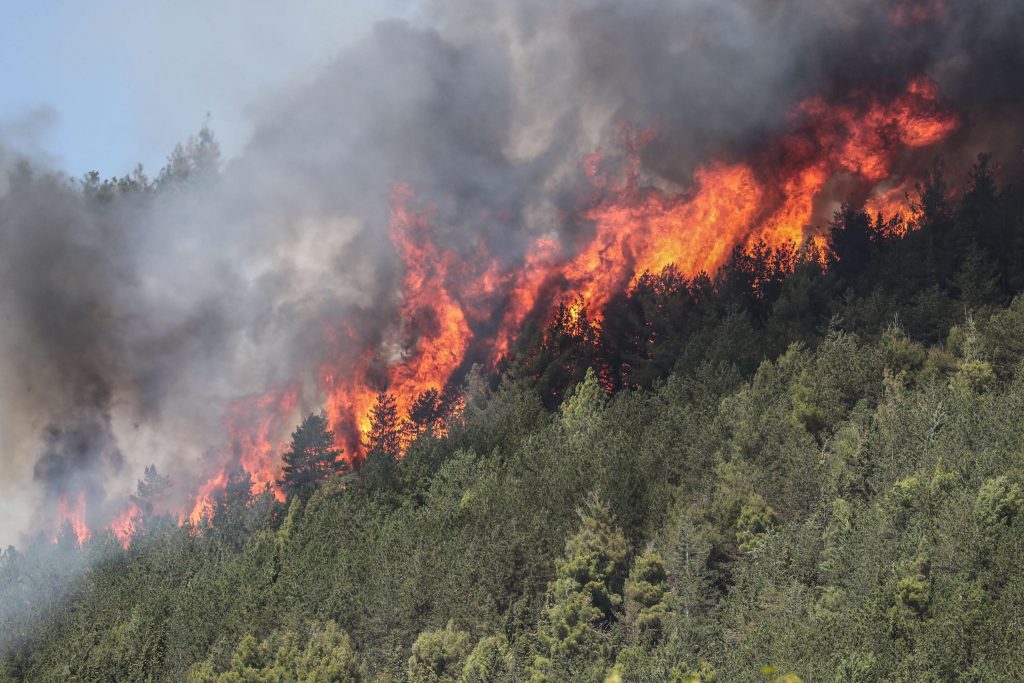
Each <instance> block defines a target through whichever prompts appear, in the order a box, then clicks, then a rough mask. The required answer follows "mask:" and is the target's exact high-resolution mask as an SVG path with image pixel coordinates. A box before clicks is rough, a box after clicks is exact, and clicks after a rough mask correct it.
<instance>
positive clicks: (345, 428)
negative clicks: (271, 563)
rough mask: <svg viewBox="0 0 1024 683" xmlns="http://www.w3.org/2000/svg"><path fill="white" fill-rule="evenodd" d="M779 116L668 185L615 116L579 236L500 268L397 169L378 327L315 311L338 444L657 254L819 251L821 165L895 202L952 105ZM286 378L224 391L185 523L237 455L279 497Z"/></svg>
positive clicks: (588, 169)
mask: <svg viewBox="0 0 1024 683" xmlns="http://www.w3.org/2000/svg"><path fill="white" fill-rule="evenodd" d="M917 4H920V5H927V4H928V3H916V4H914V6H916V5H917ZM936 4H938V3H936ZM787 125H788V132H787V133H786V134H784V135H781V136H777V137H775V138H773V139H770V140H768V141H766V143H765V144H763V145H762V146H761V148H760V149H759V150H758V151H757V152H756V153H754V154H751V155H749V156H748V157H745V158H739V159H722V160H716V161H711V162H709V163H706V164H704V165H703V166H701V167H699V168H698V169H697V170H696V171H695V173H694V174H693V178H692V183H691V186H690V187H689V188H688V189H686V190H683V191H669V190H665V189H662V188H661V187H660V186H659V185H658V184H657V183H656V182H653V181H652V180H656V179H647V178H645V177H643V174H642V172H641V163H640V156H641V153H642V151H643V149H644V148H645V146H647V145H651V144H653V143H654V141H655V137H656V132H655V131H654V130H653V129H647V130H639V131H627V134H626V135H625V136H624V137H625V146H626V150H625V151H626V155H625V162H624V163H623V168H622V169H621V172H620V173H619V174H618V175H614V174H613V173H612V172H611V170H612V169H611V167H612V166H614V164H613V163H612V162H611V161H609V160H607V159H606V158H605V154H604V153H603V152H602V151H601V150H598V151H596V152H594V153H592V154H589V155H587V156H586V157H584V158H583V159H582V160H581V167H582V170H583V173H584V175H585V177H586V178H587V179H588V180H589V183H590V187H591V189H590V192H589V193H588V196H587V197H585V201H584V203H582V204H581V205H580V206H579V208H578V211H577V213H576V215H575V216H574V217H575V218H580V219H582V221H583V223H584V230H583V233H582V234H581V235H580V237H579V238H577V239H576V240H575V243H573V244H569V243H567V242H561V241H559V240H556V239H553V238H552V237H550V236H542V237H539V238H537V239H535V240H534V241H533V243H532V244H531V245H530V246H529V247H528V248H527V249H526V251H525V254H524V256H523V259H522V262H521V263H520V264H519V267H518V268H515V269H513V268H510V267H508V266H507V265H503V262H501V261H499V260H498V259H494V258H491V255H490V253H489V248H490V246H491V245H489V244H488V243H487V241H486V240H485V239H483V238H481V240H480V242H479V243H478V244H468V245H467V244H458V245H454V246H450V247H446V246H445V244H444V239H443V237H444V235H443V233H442V232H439V230H440V229H441V228H443V227H444V226H439V225H437V223H438V211H437V210H436V207H432V206H429V205H428V206H423V205H421V204H420V203H419V202H418V199H417V196H416V194H415V192H414V190H413V189H412V188H411V187H409V186H408V185H406V184H404V183H397V184H396V185H395V186H394V187H393V188H392V190H391V195H390V202H391V214H390V220H389V237H390V240H391V243H392V245H393V247H394V250H395V253H396V255H397V257H398V259H399V260H400V262H401V265H402V278H401V282H400V287H399V290H398V291H397V292H396V296H398V297H399V299H398V301H399V304H398V312H399V319H398V320H396V321H394V322H393V324H392V325H391V326H390V327H389V328H387V329H386V330H384V331H383V332H381V331H379V330H378V331H377V332H373V333H366V332H361V331H360V327H359V326H357V325H355V324H353V323H352V322H351V321H345V320H341V321H328V322H327V323H326V324H325V326H324V331H323V334H324V342H325V345H326V346H327V347H328V348H329V349H331V353H330V354H329V355H328V356H327V357H326V359H325V360H324V361H322V362H321V363H320V364H319V366H318V367H317V368H316V379H317V382H318V388H319V390H320V392H321V396H322V397H323V400H324V405H325V410H326V413H327V417H328V420H329V422H330V424H331V427H332V428H333V429H334V430H335V434H336V438H337V442H338V445H339V447H341V448H343V449H344V457H346V458H348V459H349V460H358V459H359V458H361V457H363V455H364V454H363V450H364V445H363V444H364V441H365V439H366V435H367V434H368V432H369V430H370V411H371V409H372V407H373V404H374V402H375V398H376V395H377V393H378V392H379V391H381V390H386V391H388V392H390V393H391V394H392V395H394V397H395V401H396V404H397V407H398V410H399V414H400V416H401V417H405V416H407V415H408V414H409V409H410V407H411V406H412V405H413V402H414V401H415V399H416V397H417V396H418V395H419V394H420V393H421V392H423V391H425V390H428V389H434V390H438V391H442V390H444V389H445V388H446V385H448V384H449V382H450V381H451V380H452V378H453V377H454V376H455V375H456V373H458V372H460V370H462V369H464V368H465V367H466V366H467V364H468V362H469V361H470V360H476V359H483V360H486V361H488V362H490V363H492V364H494V363H496V362H497V361H498V360H499V359H500V358H502V357H504V356H506V355H507V354H508V353H509V352H510V349H511V348H512V343H513V342H514V340H515V337H516V335H517V333H518V332H519V331H520V329H521V328H522V326H523V325H524V323H525V322H526V321H527V320H528V319H530V318H531V317H532V316H536V317H537V318H538V319H540V320H544V319H545V316H547V317H548V318H550V316H551V315H552V314H553V312H554V311H555V310H557V307H558V305H559V304H561V303H564V302H566V301H575V300H577V298H578V300H580V301H582V302H583V304H584V305H586V306H587V309H588V319H589V320H592V321H597V322H598V323H599V322H600V320H601V309H602V307H603V306H604V305H605V304H606V303H607V302H608V300H609V299H610V298H611V296H613V295H614V294H615V293H616V292H617V291H620V290H621V289H622V288H623V287H629V286H631V285H632V284H633V283H635V282H636V281H637V280H638V279H639V278H640V277H641V276H642V275H643V274H644V273H645V272H651V273H657V272H660V271H661V270H662V269H664V268H665V267H666V266H668V265H670V264H674V265H675V266H676V267H677V268H678V270H679V271H680V272H681V273H682V274H683V275H686V276H688V277H695V276H697V275H698V274H700V273H707V274H712V273H714V272H715V271H716V270H717V269H719V268H720V267H721V266H722V264H723V263H725V262H726V261H727V259H728V258H729V256H730V254H731V253H732V251H733V250H734V249H735V248H737V247H740V248H746V249H752V248H753V247H754V245H755V244H757V243H759V242H764V243H766V244H767V245H768V246H771V247H773V248H777V249H783V250H784V249H787V248H789V247H790V246H794V245H800V244H804V243H811V244H813V245H815V246H816V247H817V248H818V250H819V253H822V252H823V251H824V249H823V247H824V241H823V238H822V237H821V236H820V235H817V234H815V232H814V229H813V225H814V223H815V221H816V220H818V221H820V220H821V219H822V218H823V217H826V218H827V216H828V214H829V213H830V212H831V209H832V208H834V207H833V206H830V204H829V201H830V200H831V195H832V194H834V192H833V191H832V190H830V189H829V187H830V185H829V184H830V183H831V182H832V181H833V179H840V180H842V181H843V182H846V183H847V184H849V182H854V183H856V184H857V186H858V187H859V188H860V192H861V196H866V197H870V199H869V201H868V206H869V207H870V208H871V209H872V210H873V211H874V210H882V211H884V212H885V213H887V214H899V215H907V214H906V211H907V210H908V208H907V205H906V203H905V202H904V203H900V201H899V198H898V196H897V194H896V193H903V192H905V183H904V179H903V178H902V177H900V176H898V175H896V174H894V173H893V168H894V167H897V166H898V164H897V163H896V162H897V161H898V160H901V159H902V157H903V155H905V153H906V152H907V150H912V149H915V148H922V147H927V146H931V145H934V144H936V143H938V142H941V141H943V140H945V139H946V138H947V137H948V136H949V135H950V134H951V133H952V132H953V131H954V130H955V129H956V127H957V126H958V119H957V117H956V116H955V115H954V114H953V113H952V112H950V111H949V110H948V109H947V108H946V107H945V106H944V105H943V104H942V101H941V97H940V94H939V91H938V88H937V86H936V85H935V84H934V83H933V82H932V81H930V80H929V79H927V78H925V77H921V78H917V79H915V80H913V81H911V82H910V83H908V84H907V87H906V88H905V89H904V90H903V92H901V93H898V94H896V95H895V96H891V97H881V96H878V95H873V94H870V93H867V92H863V91H861V92H855V93H852V94H851V95H850V97H849V98H846V99H844V100H843V101H841V102H838V103H836V102H827V101H826V100H824V99H822V98H810V99H807V100H806V101H804V102H801V103H800V104H798V105H797V106H796V107H795V108H794V110H793V112H792V116H791V119H790V120H789V122H788V124H787ZM481 220H482V221H487V220H488V217H487V216H486V215H484V216H481ZM573 310H575V309H573ZM375 329H376V328H375ZM374 335H376V336H374ZM300 386H301V384H300V382H299V381H298V380H296V382H295V383H293V384H291V385H289V386H287V387H286V388H283V389H276V390H272V391H270V392H268V393H266V394H263V395H257V396H252V397H246V398H243V399H239V400H238V401H235V402H232V404H230V405H229V406H228V411H227V414H228V419H227V425H226V427H227V432H228V435H229V438H230V441H231V443H232V446H233V447H232V448H230V449H224V451H223V453H224V456H223V458H222V460H221V461H220V462H219V463H218V465H219V468H218V470H217V471H216V473H215V474H214V476H213V477H211V478H210V479H209V480H208V481H206V482H205V483H204V484H203V485H202V486H201V487H200V488H199V491H198V495H197V496H196V498H195V502H194V505H193V507H192V510H191V513H190V514H189V516H188V518H189V520H190V521H191V522H192V523H193V524H198V523H199V522H200V520H201V519H203V518H204V517H207V518H208V517H209V516H210V514H211V512H212V510H213V505H214V503H215V501H216V496H217V494H218V492H220V491H221V490H223V488H224V486H225V485H226V483H227V479H228V473H229V472H230V468H231V467H233V466H235V464H236V463H237V464H240V465H241V466H242V467H243V468H244V469H245V470H246V471H247V472H249V473H250V475H251V476H252V479H253V486H254V489H261V488H263V487H265V486H270V487H271V489H272V490H273V491H274V492H275V493H276V494H277V495H278V497H279V498H280V497H281V493H280V491H279V490H278V488H277V485H276V475H277V470H278V467H279V456H280V451H281V450H282V448H283V443H282V442H281V441H282V440H283V439H285V438H286V437H287V434H288V431H289V428H290V426H291V424H290V423H289V420H294V418H295V417H296V415H295V412H296V409H297V407H298V406H299V396H300V391H299V387H300ZM86 533H87V532H86ZM118 537H119V538H121V536H120V535H119V536H118ZM122 542H124V541H123V540H122Z"/></svg>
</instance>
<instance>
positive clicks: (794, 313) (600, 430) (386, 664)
mask: <svg viewBox="0 0 1024 683" xmlns="http://www.w3.org/2000/svg"><path fill="white" fill-rule="evenodd" d="M1008 175H1009V174H1002V175H1000V173H997V170H996V169H992V168H990V166H989V164H988V162H987V159H986V158H985V157H981V158H980V159H979V161H978V163H977V164H976V165H975V167H974V170H973V172H972V173H971V175H970V177H969V178H967V179H966V180H965V181H964V182H960V181H959V180H958V181H957V182H955V183H953V182H950V186H947V182H946V180H944V178H943V173H942V168H941V166H939V165H936V166H935V167H933V169H932V171H931V172H930V173H929V174H928V175H927V176H926V177H924V178H922V179H921V181H920V183H919V185H918V187H917V191H916V192H915V193H914V194H913V196H912V197H911V200H912V204H913V218H912V220H911V221H910V225H905V224H904V223H903V221H902V219H900V218H894V219H890V218H887V217H884V216H872V215H868V214H866V213H865V212H864V211H863V210H862V209H861V208H860V207H858V206H856V205H847V206H844V207H843V209H842V210H841V211H839V212H837V214H836V216H835V219H834V221H833V223H832V224H831V225H828V226H824V227H823V229H822V234H823V235H824V236H825V237H826V238H827V239H826V240H825V242H827V246H824V245H823V247H822V248H818V247H803V248H801V249H796V248H793V249H785V248H783V249H781V250H780V249H778V248H769V247H755V248H754V249H752V250H749V251H747V250H743V249H737V250H736V251H735V252H734V253H733V256H732V258H731V260H729V262H728V263H727V264H726V265H725V266H724V267H723V268H721V269H720V270H719V271H718V272H717V274H716V275H715V276H714V277H707V276H698V277H696V278H693V279H688V278H686V277H684V276H682V275H681V274H680V273H679V271H677V270H676V269H674V268H671V267H670V268H667V269H666V270H664V271H663V272H660V273H649V274H647V275H645V276H644V277H642V278H641V279H640V280H639V282H637V283H636V285H635V286H634V287H631V288H630V289H628V290H627V291H623V292H621V293H620V294H618V295H617V296H616V297H614V298H613V299H612V300H611V301H610V302H609V304H608V305H607V307H606V308H605V309H604V310H603V311H587V310H586V309H585V307H584V306H582V304H579V303H576V304H573V303H567V304H566V305H564V306H563V307H562V309H561V310H560V312H559V314H558V315H556V316H555V318H554V320H553V321H552V322H550V323H547V324H545V325H542V326H540V327H539V328H528V329H526V330H524V331H523V333H522V334H521V335H520V337H519V340H518V343H517V346H516V348H515V350H514V353H513V354H511V356H510V357H511V360H510V361H508V362H506V364H505V365H503V366H502V367H501V368H500V369H499V370H498V371H494V372H490V371H487V370H485V369H481V368H477V369H475V370H474V371H472V372H470V373H469V375H468V377H467V379H466V381H465V382H464V384H463V385H462V386H461V388H460V389H459V392H458V395H457V396H456V395H452V396H439V395H436V394H435V395H432V396H426V397H424V398H423V400H422V401H420V402H418V403H417V405H416V406H415V407H414V408H415V409H414V411H412V412H411V413H410V414H409V415H403V414H400V413H399V411H397V410H396V409H395V406H394V402H393V400H391V398H390V397H389V396H388V395H387V394H386V393H383V394H381V395H380V396H379V397H378V401H377V406H376V408H375V410H374V413H373V425H372V429H371V430H370V432H369V434H370V437H369V438H370V443H368V444H367V446H368V455H367V457H366V459H365V461H357V462H356V463H355V464H354V466H352V467H349V466H347V464H345V463H341V462H340V461H336V460H335V457H334V455H333V454H332V451H331V444H332V443H333V438H332V436H331V434H330V430H331V429H332V425H330V424H329V423H328V421H327V420H325V419H324V418H323V417H321V416H319V415H316V414H314V415H312V416H310V417H309V418H308V419H306V420H305V421H304V422H303V423H302V424H301V425H297V426H296V431H295V433H294V435H293V439H292V443H291V447H290V450H288V451H287V452H286V453H285V454H284V462H285V463H286V468H285V471H284V472H283V473H282V486H283V488H284V490H285V491H286V492H287V499H286V500H285V501H284V502H279V501H278V500H277V499H276V498H275V497H274V495H273V494H272V493H271V491H270V490H269V489H267V490H266V491H265V492H263V493H259V494H253V493H252V488H253V487H252V481H251V480H250V479H248V478H247V477H248V475H247V474H246V473H245V472H244V471H243V470H239V471H238V472H236V473H234V474H233V475H232V478H231V480H230V481H229V482H228V485H227V486H226V487H225V488H224V490H223V492H222V493H221V494H219V498H218V500H217V501H216V505H215V506H214V508H213V512H212V515H211V516H210V518H209V519H204V520H201V521H200V522H199V523H198V524H191V523H188V522H186V523H184V524H179V522H178V520H177V519H176V518H173V517H170V516H165V515H161V514H159V512H158V510H159V505H157V504H155V501H156V500H157V499H158V498H159V495H160V492H161V491H162V490H163V489H165V488H166V487H168V486H170V487H173V486H174V485H175V482H174V481H173V480H169V479H167V478H165V477H164V476H163V475H162V474H161V473H159V472H157V471H156V469H155V468H153V469H150V470H148V471H147V473H146V478H145V479H144V480H143V481H140V482H139V488H138V491H137V493H136V496H135V501H136V503H137V505H138V508H139V509H140V511H141V514H140V518H139V523H138V528H137V529H136V531H135V535H134V537H133V538H132V540H131V542H130V544H129V545H128V546H127V547H126V548H123V547H122V544H121V543H120V542H119V540H118V539H117V538H115V537H114V535H112V534H111V533H109V532H107V533H96V534H94V535H93V537H92V538H91V539H90V540H87V541H86V542H85V543H84V544H82V545H81V547H79V545H78V543H77V542H76V539H75V536H74V534H73V532H72V530H71V529H70V528H68V529H65V532H64V533H63V535H61V536H60V537H58V538H57V539H56V540H55V541H52V540H51V539H49V538H44V537H40V538H39V539H38V540H37V541H36V542H34V543H32V544H29V545H28V546H26V547H24V548H18V549H14V548H13V547H12V548H8V549H7V550H6V551H5V552H4V553H3V556H2V560H0V633H2V640H0V648H2V649H0V681H8V680H9V681H21V680H30V681H183V680H188V681H194V682H197V683H198V682H201V681H202V682H214V681H216V682H221V683H226V682H229V681H275V682H276V681H281V682H284V681H304V682H308V683H312V682H313V681H410V682H412V681H417V682H418V681H467V682H468V681H525V680H531V681H595V682H598V683H600V682H601V681H609V682H614V681H622V682H626V681H699V682H701V683H708V682H710V681H718V682H731V681H767V680H792V681H795V680H798V679H797V678H796V677H799V678H800V679H803V680H806V681H837V682H838V681H997V680H998V681H1009V680H1022V679H1024V654H1022V651H1021V642H1022V639H1024V617H1022V611H1021V606H1022V605H1024V565H1022V563H1021V561H1020V558H1021V553H1022V551H1024V535H1022V526H1021V525H1022V524H1024V491H1022V485H1024V459H1022V458H1024V421H1022V420H1021V415H1022V410H1024V372H1022V369H1021V362H1022V361H1024V297H1021V296H1017V295H1018V293H1019V292H1021V291H1022V290H1024V185H1022V184H1021V183H1022V181H1024V179H1022V178H1015V177H1006V176H1008ZM104 188H105V189H103V192H105V193H106V194H107V195H108V196H107V198H106V199H105V200H104V201H118V199H117V198H118V196H120V195H121V194H125V193H131V192H135V191H137V190H136V189H134V188H132V187H130V184H128V183H126V184H125V185H124V186H121V187H117V186H113V185H112V186H104ZM85 191H87V192H97V191H98V190H97V189H96V188H92V189H90V188H86V189H85ZM336 462H337V463H339V464H334V463H336Z"/></svg>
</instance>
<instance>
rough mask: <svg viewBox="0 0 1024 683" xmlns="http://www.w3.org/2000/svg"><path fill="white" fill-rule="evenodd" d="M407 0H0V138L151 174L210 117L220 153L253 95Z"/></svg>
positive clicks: (70, 166) (80, 165)
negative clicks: (140, 167)
mask: <svg viewBox="0 0 1024 683" xmlns="http://www.w3.org/2000/svg"><path fill="white" fill-rule="evenodd" d="M412 3H413V0H347V1H346V0H333V1H332V0H303V1H302V2H298V3H286V2H271V1H268V0H216V1H213V2H211V1H209V0H207V1H201V0H131V1H128V0H0V136H2V137H3V138H4V142H5V143H7V144H8V145H9V146H13V147H15V148H16V149H21V150H23V151H29V152H32V153H34V154H37V155H42V156H43V157H44V158H46V159H48V160H49V161H50V163H52V164H53V165H54V166H56V167H57V168H60V169H62V170H64V171H66V172H67V173H69V174H71V175H75V176H77V175H81V174H83V173H85V172H86V171H89V170H97V171H99V172H100V173H101V175H103V176H104V177H107V176H111V175H123V174H124V173H127V172H129V171H130V170H131V169H132V168H133V167H134V166H135V164H136V163H139V162H141V163H143V165H144V166H145V168H146V171H147V172H148V173H149V174H150V175H155V173H156V172H157V171H158V170H159V168H160V167H161V166H162V165H163V162H164V160H165V159H166V157H167V155H168V153H169V152H170V151H171V149H172V148H173V147H174V144H175V143H177V142H180V141H182V140H184V139H185V138H187V137H188V136H189V135H190V134H192V133H194V132H195V131H197V130H198V129H199V128H200V127H201V126H202V125H203V122H204V121H205V120H206V116H207V114H209V121H210V125H211V127H212V128H213V130H214V133H215V134H216V135H217V137H218V138H219V139H220V141H221V145H222V148H223V149H224V152H225V154H226V156H231V155H233V154H235V153H237V152H238V151H239V150H240V149H241V148H242V146H243V145H244V143H245V140H246V139H247V137H248V135H249V133H250V132H251V128H252V122H253V120H254V118H255V117H256V116H257V114H258V111H259V109H260V106H261V103H262V102H266V101H268V99H269V98H272V97H273V94H274V93H275V92H276V91H279V90H280V89H282V88H283V87H285V85H286V84H288V83H289V82H291V81H292V80H294V79H297V78H298V79H301V78H303V77H308V76H309V75H310V74H311V73H313V72H314V70H315V68H316V67H317V66H318V65H321V64H324V63H326V62H328V61H329V60H330V59H331V58H332V57H333V56H334V55H335V54H336V53H337V52H338V50H339V49H340V48H341V47H343V46H344V45H345V44H346V43H349V42H351V41H352V40H354V39H355V38H357V37H358V36H359V35H361V34H362V33H364V32H365V31H366V30H367V29H368V28H369V27H370V25H371V24H372V23H373V22H374V21H376V20H378V19H382V18H386V17H395V16H407V15H409V14H410V12H411V7H412Z"/></svg>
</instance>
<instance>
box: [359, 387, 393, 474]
mask: <svg viewBox="0 0 1024 683" xmlns="http://www.w3.org/2000/svg"><path fill="white" fill-rule="evenodd" d="M365 445H366V452H367V456H369V455H371V454H374V453H378V454H382V455H385V456H388V457H389V458H391V459H397V458H398V455H399V453H400V452H401V449H402V432H401V429H400V427H399V424H398V406H397V404H396V403H395V397H394V396H393V395H392V394H389V393H387V392H386V391H382V392H380V393H379V394H377V402H376V403H375V404H374V406H373V410H372V411H371V413H370V433H369V434H368V435H367V437H366V444H365Z"/></svg>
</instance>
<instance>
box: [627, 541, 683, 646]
mask: <svg viewBox="0 0 1024 683" xmlns="http://www.w3.org/2000/svg"><path fill="white" fill-rule="evenodd" d="M624 598H625V600H624V602H625V604H624V607H625V623H626V625H627V628H628V629H629V630H630V632H631V635H632V637H633V638H634V639H635V640H637V641H639V642H641V643H644V644H654V643H657V641H658V640H660V639H661V636H662V635H663V634H664V632H665V627H666V620H667V617H668V612H669V602H670V601H671V599H672V596H671V587H670V586H669V583H668V574H667V572H666V571H665V561H664V560H663V559H662V558H661V555H659V554H658V553H657V552H655V551H654V550H653V549H648V550H647V551H645V552H644V553H643V554H642V555H640V556H639V557H637V558H636V560H635V561H634V562H633V568H632V569H630V572H629V577H628V578H627V579H626V584H625V595H624Z"/></svg>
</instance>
